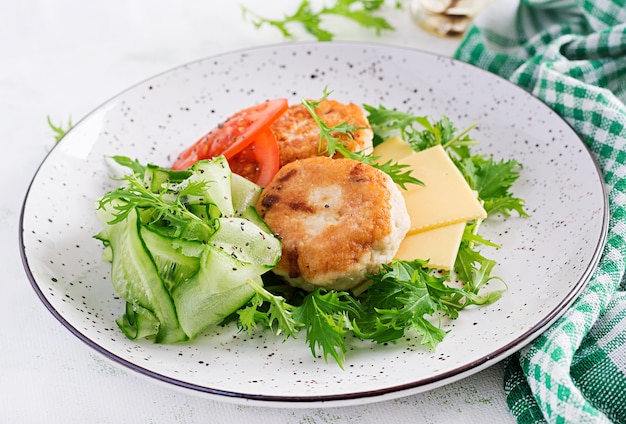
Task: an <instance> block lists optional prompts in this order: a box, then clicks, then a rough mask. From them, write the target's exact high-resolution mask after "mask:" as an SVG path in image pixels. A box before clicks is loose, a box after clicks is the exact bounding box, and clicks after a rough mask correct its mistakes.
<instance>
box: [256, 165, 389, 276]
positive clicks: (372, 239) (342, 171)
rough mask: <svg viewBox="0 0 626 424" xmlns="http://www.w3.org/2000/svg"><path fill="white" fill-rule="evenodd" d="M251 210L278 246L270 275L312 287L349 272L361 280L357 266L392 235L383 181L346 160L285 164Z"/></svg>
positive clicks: (385, 178) (386, 183) (386, 187)
mask: <svg viewBox="0 0 626 424" xmlns="http://www.w3.org/2000/svg"><path fill="white" fill-rule="evenodd" d="M256 207H257V211H258V212H259V215H260V216H261V218H263V220H264V221H265V222H266V223H267V225H268V226H269V227H270V228H271V229H272V231H273V232H274V233H275V234H277V236H278V237H279V238H281V240H282V243H283V256H282V258H281V260H280V262H279V263H278V265H277V267H276V269H275V272H276V273H277V274H279V275H283V276H287V277H288V278H291V279H301V280H305V281H307V282H311V283H312V284H319V285H325V284H326V282H327V281H328V280H329V279H330V280H332V279H333V278H334V277H335V276H341V275H346V274H350V273H351V272H356V274H360V275H361V277H360V278H359V279H358V280H360V281H362V280H363V268H364V265H363V264H364V263H369V261H371V259H370V258H371V256H372V251H373V250H376V249H377V246H379V245H381V244H382V243H388V242H389V240H388V237H389V235H390V234H391V233H392V225H393V220H392V219H391V206H390V192H389V177H388V176H387V175H385V174H384V173H382V172H380V171H379V170H377V169H374V168H372V167H370V166H368V165H364V164H362V163H360V162H357V161H354V160H350V159H331V158H328V157H314V158H308V159H304V160H298V161H295V162H291V163H289V164H287V165H285V166H284V167H283V168H281V169H280V170H279V172H278V174H277V175H276V177H275V178H274V180H273V181H272V182H271V183H270V184H269V185H268V186H267V187H266V188H265V189H264V190H263V193H262V195H261V197H260V199H259V201H258V203H257V205H256ZM379 265H380V264H374V265H373V266H374V269H367V270H366V271H368V272H370V273H373V272H375V271H377V268H378V266H379ZM368 266H369V265H365V267H368Z"/></svg>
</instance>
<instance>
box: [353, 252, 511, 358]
mask: <svg viewBox="0 0 626 424" xmlns="http://www.w3.org/2000/svg"><path fill="white" fill-rule="evenodd" d="M425 265H426V262H425V261H422V260H419V259H418V260H414V261H399V260H395V261H393V262H392V263H391V264H390V265H383V267H382V270H381V272H380V273H379V274H377V275H372V276H370V277H369V278H370V279H371V280H372V281H373V282H374V283H373V285H372V286H371V287H370V288H369V289H368V291H367V292H365V294H364V297H365V299H364V301H363V309H364V312H363V314H362V317H363V318H359V319H356V320H355V322H354V324H353V325H354V329H355V330H354V332H355V334H356V335H357V336H359V337H361V338H364V339H371V340H374V341H376V342H379V343H384V342H389V341H393V340H396V339H399V338H401V337H403V336H404V335H405V332H406V331H411V330H412V331H414V332H415V333H417V334H418V335H420V336H421V342H422V344H425V345H428V346H429V347H430V348H432V349H434V348H435V347H436V346H437V344H438V343H439V342H441V341H442V340H443V339H444V337H445V334H446V332H445V331H444V330H442V329H441V328H440V327H439V326H436V325H435V324H433V322H432V321H433V320H435V319H437V318H438V317H439V316H440V314H442V315H445V316H448V317H450V318H456V317H457V316H458V312H459V311H460V310H462V309H464V308H466V307H467V306H469V305H485V304H489V303H493V302H495V301H496V300H497V299H499V298H500V295H501V292H497V291H494V292H491V293H489V294H488V295H486V296H481V295H478V293H477V291H478V289H479V288H480V287H474V288H473V290H471V291H470V290H467V289H466V288H465V287H464V288H457V287H452V286H450V285H447V284H446V283H445V281H446V280H447V279H448V277H447V276H438V275H436V274H435V272H434V271H433V270H431V269H428V268H426V267H425Z"/></svg>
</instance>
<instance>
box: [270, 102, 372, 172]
mask: <svg viewBox="0 0 626 424" xmlns="http://www.w3.org/2000/svg"><path fill="white" fill-rule="evenodd" d="M315 113H316V114H317V116H319V118H320V119H321V120H322V121H323V122H324V123H325V124H326V125H328V126H329V127H333V126H335V125H338V124H341V123H344V122H347V123H349V124H352V125H354V126H356V127H359V128H361V129H358V130H355V131H354V132H353V133H352V137H350V136H348V135H346V134H337V136H338V137H339V140H340V141H341V143H342V144H343V145H344V146H346V147H347V148H348V149H349V150H351V151H353V152H357V151H365V152H368V151H370V150H371V149H372V138H373V136H374V133H373V132H372V129H371V127H370V124H369V122H368V120H367V117H366V116H365V112H364V111H363V109H362V108H361V107H360V106H358V105H356V104H354V103H349V104H344V103H340V102H337V101H335V100H328V99H324V100H322V101H320V102H319V107H318V108H316V109H315ZM270 128H271V130H272V132H273V133H274V136H275V137H276V141H277V142H278V152H279V157H280V166H285V165H286V164H288V163H289V162H293V161H294V160H298V159H305V158H309V157H312V156H319V155H321V154H322V153H323V152H324V150H325V149H326V145H325V144H322V146H321V149H320V145H319V142H320V130H319V126H318V124H317V122H315V120H314V119H313V117H312V116H311V114H310V113H309V111H308V110H307V109H306V108H305V107H304V105H302V104H297V105H292V106H290V107H289V108H288V109H287V110H286V111H285V113H283V114H282V115H281V116H280V117H279V118H278V119H277V120H276V121H275V122H274V123H273V124H272V125H271V127H270Z"/></svg>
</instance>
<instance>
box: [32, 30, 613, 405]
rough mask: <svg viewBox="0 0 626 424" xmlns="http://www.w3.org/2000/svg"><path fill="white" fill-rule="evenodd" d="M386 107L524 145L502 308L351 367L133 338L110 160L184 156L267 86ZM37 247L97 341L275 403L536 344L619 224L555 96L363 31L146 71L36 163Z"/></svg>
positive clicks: (395, 381) (466, 364) (339, 397)
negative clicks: (122, 286)
mask: <svg viewBox="0 0 626 424" xmlns="http://www.w3.org/2000/svg"><path fill="white" fill-rule="evenodd" d="M325 86H328V87H329V88H330V89H331V90H333V95H332V96H333V98H335V99H337V100H343V101H352V102H355V103H358V104H363V103H366V104H371V105H379V104H382V105H384V106H386V107H388V108H397V109H400V110H403V111H407V112H414V113H416V114H421V115H428V116H430V117H432V118H439V117H440V116H441V115H448V116H449V117H450V118H451V119H452V120H453V121H454V122H455V123H456V124H457V126H458V127H459V128H465V127H467V126H468V125H470V124H472V123H474V122H477V123H478V127H477V128H476V129H475V130H474V132H473V135H474V136H475V137H476V138H478V139H479V140H481V145H480V146H479V147H478V149H477V151H479V152H482V153H488V154H493V155H494V156H495V157H496V158H502V159H506V158H515V159H517V160H519V161H520V162H522V163H523V165H524V169H523V172H522V176H521V178H520V180H519V181H518V184H517V185H516V186H515V187H514V191H515V193H516V195H518V196H520V197H522V198H524V199H525V200H526V203H527V208H528V211H529V213H530V214H531V217H530V218H515V217H513V218H511V219H508V220H501V219H493V220H491V221H489V222H487V223H485V224H484V225H483V227H482V228H483V233H484V235H485V236H486V237H487V238H490V239H492V240H494V241H495V242H497V243H499V244H500V245H501V246H502V248H501V249H500V250H493V251H486V252H485V254H486V255H488V256H491V257H493V258H494V259H496V260H497V261H498V263H499V265H498V267H497V269H496V271H495V272H496V274H498V275H500V276H502V277H503V278H504V280H505V281H506V282H507V284H508V286H509V290H508V291H507V292H506V293H505V295H504V297H503V298H502V299H501V300H500V301H498V302H497V303H496V304H494V305H491V306H487V307H483V308H480V309H471V310H466V311H463V313H462V314H461V316H460V318H459V319H457V320H455V321H453V322H448V323H444V324H445V327H446V329H448V330H451V332H450V333H449V335H448V337H447V338H446V339H445V340H444V341H443V342H442V343H441V344H440V345H439V347H438V348H437V350H436V351H435V352H432V351H429V350H427V349H425V348H423V347H421V346H420V344H419V341H418V340H417V339H416V338H412V337H408V338H406V339H405V340H402V341H401V342H399V343H397V344H389V345H384V346H383V345H380V346H379V345H375V344H372V343H366V342H364V343H360V342H356V341H353V340H349V341H348V345H349V351H348V353H347V358H346V364H345V369H344V370H342V369H340V368H339V367H338V366H336V365H335V364H334V363H329V364H326V363H325V362H324V361H323V360H322V359H320V358H313V357H312V355H311V352H310V350H309V349H308V347H306V345H305V342H304V340H303V337H304V336H303V335H302V338H301V339H298V340H289V341H287V342H286V343H283V342H282V338H275V337H273V336H272V335H271V334H263V335H258V336H255V337H248V336H247V335H246V334H244V333H239V332H238V331H237V329H236V328H235V327H234V326H232V327H231V326H229V327H225V328H216V329H212V330H209V331H207V332H206V334H205V335H204V336H202V337H200V338H199V339H197V340H195V341H193V342H190V343H185V344H179V345H170V346H164V345H156V344H153V343H151V342H148V341H141V342H139V343H135V342H132V341H130V340H127V339H126V338H125V337H124V336H123V335H122V334H121V333H120V332H119V330H118V329H117V327H116V324H115V322H114V320H115V318H117V317H118V316H120V315H121V314H122V313H123V308H124V306H123V302H122V301H121V300H120V299H119V298H118V297H116V295H115V294H114V292H113V290H112V287H111V284H110V282H109V266H108V265H107V264H105V263H103V262H102V261H101V259H100V255H101V251H102V248H101V245H100V243H99V242H98V241H97V240H95V239H93V238H92V236H93V235H94V234H96V233H97V232H98V231H99V230H100V225H99V223H98V220H97V218H96V215H95V213H94V210H95V209H94V202H95V201H96V199H98V198H99V197H100V196H102V194H104V193H105V192H106V191H108V190H110V189H112V188H113V187H115V182H113V181H112V180H111V178H110V175H111V174H112V170H111V169H110V168H109V167H108V165H107V161H106V160H105V157H107V156H111V155H116V154H119V155H126V156H130V157H136V158H138V159H139V160H140V161H142V162H153V163H158V164H161V165H168V164H171V163H172V161H173V158H175V157H176V155H177V153H178V152H179V151H181V150H182V149H183V148H184V147H186V146H188V145H189V144H191V143H192V142H194V141H195V140H196V139H197V138H198V137H199V136H200V135H202V134H204V133H205V132H206V131H207V130H209V129H211V128H212V127H213V126H214V125H215V124H216V123H218V122H219V121H221V120H222V119H224V118H225V117H227V116H228V115H230V114H232V113H234V112H235V111H237V110H239V109H240V108H242V107H245V106H249V105H252V104H255V103H258V102H260V101H263V100H265V99H267V98H273V97H287V98H289V99H290V100H291V101H292V102H299V101H300V100H301V99H302V98H304V97H310V98H315V97H319V96H320V95H321V93H322V90H323V88H324V87H325ZM21 225H22V228H21V234H20V242H21V246H20V249H21V250H22V256H23V259H24V264H25V268H26V271H27V273H28V276H29V278H30V280H31V282H32V285H33V287H34V289H35V291H36V293H37V295H38V296H39V297H40V298H41V300H42V302H43V304H44V305H45V307H46V308H48V309H49V310H50V312H51V313H52V314H53V315H54V316H55V317H56V318H58V320H59V321H60V322H61V323H62V324H63V325H64V326H65V327H67V328H68V329H69V330H70V331H71V332H72V333H73V334H75V335H76V336H77V337H78V338H80V339H81V340H83V341H84V342H85V343H87V344H88V345H89V346H91V347H93V348H94V349H95V350H96V351H98V352H100V353H101V354H102V355H104V356H105V357H107V358H109V359H111V360H112V361H114V362H115V363H117V364H121V365H123V366H124V367H127V368H128V369H131V370H133V371H136V372H138V373H140V374H142V375H145V376H148V377H151V378H153V379H154V380H156V381H161V382H165V383H168V384H170V385H172V386H173V387H178V388H183V389H187V390H190V391H192V392H195V393H198V394H204V395H207V396H210V397H214V398H217V399H223V400H227V401H233V402H242V403H250V402H252V403H259V404H262V405H268V406H282V407H286V406H305V407H306V406H319V405H345V404H359V403H366V402H373V401H378V400H384V399H391V398H396V397H400V396H405V395H409V394H413V393H417V392H421V391H425V390H428V389H432V388H434V387H437V386H441V385H443V384H446V383H449V382H452V381H455V380H458V379H460V378H463V377H465V376H468V375H470V374H472V373H474V372H477V371H479V370H480V369H483V368H485V367H487V366H489V365H491V364H493V363H495V362H496V361H499V360H501V359H503V358H504V357H505V356H507V355H509V354H511V353H513V352H514V351H516V350H518V349H520V348H521V347H522V346H524V345H525V344H527V343H529V342H530V341H531V340H532V339H533V338H535V337H536V336H538V335H539V334H540V332H541V331H542V330H544V329H545V328H546V327H547V326H548V325H549V324H550V323H552V322H553V321H554V320H555V319H556V318H558V317H559V316H560V315H561V314H562V313H563V312H564V310H565V308H567V306H568V305H570V304H571V303H572V302H573V300H574V299H575V298H576V296H577V295H578V294H579V292H580V291H581V290H582V288H583V287H584V284H585V283H586V281H587V280H588V278H589V277H590V274H591V273H592V271H593V269H594V267H595V266H596V264H597V261H598V260H599V256H600V253H601V250H602V246H603V244H604V241H605V237H606V229H607V203H606V194H605V191H604V187H603V184H602V182H601V177H600V174H599V172H598V169H597V167H596V165H595V163H594V161H593V159H592V158H591V156H590V154H589V152H588V150H587V149H586V148H585V146H584V144H583V143H582V142H581V140H580V139H579V138H578V137H577V136H576V134H575V133H574V132H573V130H572V129H571V128H570V127H569V126H568V125H567V124H566V123H565V122H564V121H563V120H561V119H560V118H559V117H558V116H557V115H556V114H555V113H553V112H552V111H551V110H550V109H549V108H548V107H546V106H545V105H544V104H543V103H541V102H540V101H538V100H537V99H535V98H533V97H532V96H530V95H529V94H527V93H526V92H525V91H523V90H521V89H519V88H517V87H515V86H514V85H512V84H510V83H508V82H506V81H505V80H503V79H500V78H498V77H495V76H493V75H492V74H489V73H487V72H484V71H482V70H479V69H476V68H474V67H471V66H468V65H466V64H463V63H460V62H456V61H454V60H452V59H449V58H444V57H439V56H436V55H432V54H427V53H422V52H419V51H414V50H409V49H404V48H395V47H389V46H382V45H375V44H374V45H371V44H368V45H365V44H356V43H335V42H334V43H295V44H285V45H277V46H269V47H263V48H256V49H252V50H246V51H237V52H233V53H228V54H223V55H219V56H216V57H211V58H207V59H204V60H200V61H197V62H194V63H190V64H187V65H184V66H181V67H178V68H176V69H173V70H171V71H168V72H165V73H163V74H161V75H158V76H156V77H154V78H151V79H149V80H147V81H144V82H142V83H139V84H137V85H136V86H134V87H132V88H130V89H128V90H127V91H125V92H123V93H121V94H120V95H118V96H116V97H114V98H112V99H111V100H110V101H108V102H106V103H104V104H103V105H102V106H101V107H99V108H98V109H96V110H95V111H93V113H91V114H90V115H89V116H87V117H86V118H84V119H83V120H82V121H81V122H79V123H78V124H77V125H76V126H75V127H74V128H73V129H72V130H71V131H70V132H69V133H68V134H67V135H66V137H65V138H63V140H62V141H61V142H60V143H59V144H58V145H57V146H56V147H55V148H54V149H53V150H52V151H51V152H50V154H49V155H48V157H47V158H46V159H45V161H44V162H43V163H42V165H41V167H40V169H39V170H38V172H37V174H36V175H35V177H34V179H33V181H32V185H31V186H30V188H29V191H28V194H27V196H26V200H25V202H24V207H23V211H22V222H21Z"/></svg>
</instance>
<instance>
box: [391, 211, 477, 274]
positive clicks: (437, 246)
mask: <svg viewBox="0 0 626 424" xmlns="http://www.w3.org/2000/svg"><path fill="white" fill-rule="evenodd" d="M464 230H465V222H458V223H456V224H450V225H445V226H443V227H437V228H433V229H431V230H426V231H421V232H419V233H414V234H409V235H407V236H406V237H405V238H404V240H402V243H401V244H400V248H399V249H398V252H397V253H396V256H395V257H396V259H400V260H406V261H412V260H414V259H422V260H427V261H428V264H427V265H426V266H428V267H430V268H436V269H441V270H444V271H449V270H451V269H452V268H453V267H454V261H455V260H456V255H457V253H458V252H459V246H460V244H461V239H462V238H463V231H464Z"/></svg>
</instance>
